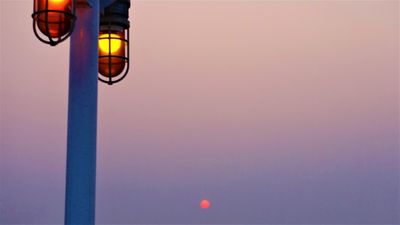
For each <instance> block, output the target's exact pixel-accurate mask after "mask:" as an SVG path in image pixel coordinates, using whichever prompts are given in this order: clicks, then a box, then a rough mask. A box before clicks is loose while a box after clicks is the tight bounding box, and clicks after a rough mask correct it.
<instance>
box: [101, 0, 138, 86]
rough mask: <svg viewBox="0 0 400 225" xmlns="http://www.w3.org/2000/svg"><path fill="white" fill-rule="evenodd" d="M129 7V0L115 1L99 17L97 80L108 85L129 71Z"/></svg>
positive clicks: (122, 77) (117, 80)
mask: <svg viewBox="0 0 400 225" xmlns="http://www.w3.org/2000/svg"><path fill="white" fill-rule="evenodd" d="M129 7H130V1H129V0H117V1H115V2H114V3H113V4H111V5H110V6H109V7H106V8H105V9H104V12H103V13H102V14H101V16H100V35H99V77H98V79H99V80H100V81H102V82H104V83H107V84H109V85H112V84H114V83H117V82H119V81H121V80H122V79H124V78H125V77H126V75H127V74H128V71H129V67H130V63H129V61H130V50H129V49H130V45H129V40H130V37H129V36H130V35H129V27H130V24H129V21H128V17H129V11H128V10H129ZM101 45H103V48H104V49H101ZM104 45H106V46H105V47H104ZM116 45H117V46H118V47H115V46H116Z"/></svg>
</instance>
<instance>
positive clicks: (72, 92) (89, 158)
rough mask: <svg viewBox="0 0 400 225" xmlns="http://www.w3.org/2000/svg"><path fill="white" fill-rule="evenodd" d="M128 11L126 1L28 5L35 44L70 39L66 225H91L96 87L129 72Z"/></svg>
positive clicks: (45, 0) (51, 0) (39, 0)
mask: <svg viewBox="0 0 400 225" xmlns="http://www.w3.org/2000/svg"><path fill="white" fill-rule="evenodd" d="M129 7H130V0H100V1H99V0H34V12H33V14H32V18H33V30H34V33H35V35H36V37H37V38H38V39H39V40H40V41H42V42H44V43H46V44H49V45H51V46H55V45H57V44H59V43H61V42H62V41H64V40H66V39H67V38H68V37H69V36H71V42H70V66H69V92H68V131H67V169H66V191H65V192H66V194H65V224H66V225H78V224H79V225H93V224H94V223H95V197H96V196H95V195H96V191H95V190H96V134H97V83H98V80H100V81H103V82H106V83H108V84H113V83H116V82H118V81H120V80H122V79H123V78H124V77H125V76H126V74H127V72H128V70H129V45H128V44H129V21H128V17H129V14H128V10H129ZM100 9H102V11H103V13H102V14H100V11H101V10H100ZM100 16H101V18H102V19H101V20H100ZM105 24H106V25H105ZM39 31H40V32H39ZM99 32H100V33H101V35H100V37H99ZM125 37H127V39H125ZM126 54H128V55H127V56H126ZM99 73H100V75H99ZM120 74H122V76H119V75H120ZM100 76H103V77H106V78H107V79H108V80H106V81H104V79H102V78H100Z"/></svg>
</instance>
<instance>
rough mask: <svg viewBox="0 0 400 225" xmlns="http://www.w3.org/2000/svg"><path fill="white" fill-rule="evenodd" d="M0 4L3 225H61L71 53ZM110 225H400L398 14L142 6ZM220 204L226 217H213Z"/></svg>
mask: <svg viewBox="0 0 400 225" xmlns="http://www.w3.org/2000/svg"><path fill="white" fill-rule="evenodd" d="M32 4H33V3H32V1H28V0H20V1H14V0H1V1H0V7H1V8H0V50H1V51H0V73H1V77H0V125H1V126H0V127H1V128H0V129H1V130H0V150H1V151H0V224H61V223H63V213H64V185H65V155H66V124H67V121H66V118H67V85H68V49H69V43H68V42H65V43H63V44H61V45H59V46H57V47H56V48H52V47H49V46H46V45H44V44H42V43H40V42H39V41H38V40H36V38H35V37H34V35H33V31H32V24H31V23H32V21H31V17H30V14H31V13H32ZM130 13H131V24H132V30H131V34H132V36H133V37H132V40H131V41H132V43H133V47H132V49H131V51H132V53H133V54H132V55H133V57H132V63H133V65H134V66H133V69H131V70H130V72H129V74H128V77H127V78H126V79H125V80H124V81H123V82H121V83H119V84H117V85H113V86H107V85H104V84H102V83H99V105H98V106H99V114H98V172H97V173H98V177H97V204H96V205H97V209H96V210H97V211H96V213H97V215H96V220H97V223H98V224H140V223H146V224H162V223H169V224H174V223H180V224H194V223H206V224H232V223H239V224H244V223H247V224H249V223H258V224H278V223H279V224H287V223H297V224H313V223H314V224H317V223H319V224H322V223H323V224H367V223H369V224H398V223H399V222H400V221H399V211H400V206H399V178H400V176H399V169H400V168H399V125H400V123H399V105H398V103H399V2H398V1H203V2H202V1H135V3H134V5H133V7H132V8H131V11H130ZM202 198H208V199H210V201H211V202H212V206H211V208H210V209H208V210H201V209H200V208H199V202H200V200H201V199H202Z"/></svg>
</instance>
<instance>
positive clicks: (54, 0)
mask: <svg viewBox="0 0 400 225" xmlns="http://www.w3.org/2000/svg"><path fill="white" fill-rule="evenodd" d="M68 2H69V1H66V0H49V3H48V4H49V9H50V10H63V9H64V8H65V6H66V5H67V4H68Z"/></svg>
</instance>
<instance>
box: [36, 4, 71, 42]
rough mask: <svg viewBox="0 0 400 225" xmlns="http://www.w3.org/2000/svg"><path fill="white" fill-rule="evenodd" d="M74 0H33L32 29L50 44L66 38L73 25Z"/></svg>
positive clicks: (39, 37)
mask: <svg viewBox="0 0 400 225" xmlns="http://www.w3.org/2000/svg"><path fill="white" fill-rule="evenodd" d="M75 8H76V0H34V3H33V13H32V18H33V31H34V33H35V35H36V37H37V38H38V39H39V40H40V41H42V42H44V43H46V44H49V45H51V46H55V45H57V44H59V43H60V42H62V41H64V40H65V39H67V38H68V37H69V36H70V35H71V33H72V31H73V29H74V25H75V20H76V15H75Z"/></svg>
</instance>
